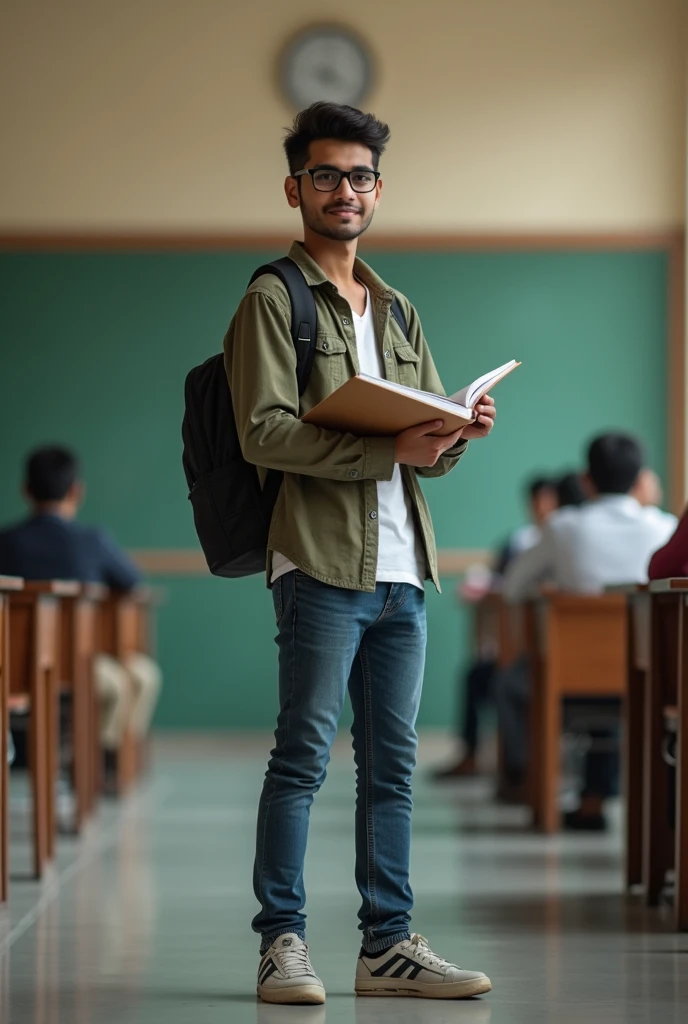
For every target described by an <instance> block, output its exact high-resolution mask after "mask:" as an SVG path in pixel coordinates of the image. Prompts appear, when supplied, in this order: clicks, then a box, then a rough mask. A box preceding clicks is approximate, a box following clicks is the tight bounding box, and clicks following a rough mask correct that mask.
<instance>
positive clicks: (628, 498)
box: [593, 494, 642, 512]
mask: <svg viewBox="0 0 688 1024" xmlns="http://www.w3.org/2000/svg"><path fill="white" fill-rule="evenodd" d="M593 504H594V505H598V506H599V505H604V506H605V508H627V509H629V510H633V511H634V512H637V511H638V509H640V508H642V505H641V504H640V502H639V501H638V500H637V499H636V498H634V497H633V495H632V494H600V496H599V497H598V498H595V500H594V501H593Z"/></svg>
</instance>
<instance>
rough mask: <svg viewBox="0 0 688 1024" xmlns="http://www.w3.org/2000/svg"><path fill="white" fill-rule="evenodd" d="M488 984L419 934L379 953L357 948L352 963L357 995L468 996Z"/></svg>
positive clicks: (462, 997) (450, 997)
mask: <svg viewBox="0 0 688 1024" xmlns="http://www.w3.org/2000/svg"><path fill="white" fill-rule="evenodd" d="M491 988H492V983H491V981H490V979H489V978H488V977H487V976H486V975H485V974H481V973H480V971H464V970H462V969H461V968H460V967H457V966H456V964H450V963H449V962H448V961H447V960H443V959H442V957H441V956H437V954H436V953H433V952H432V950H431V949H430V947H429V946H428V943H427V940H426V939H424V938H423V936H422V935H412V936H411V938H410V939H404V940H403V941H402V942H397V944H396V946H392V948H391V949H386V950H385V951H384V953H380V954H379V955H375V954H373V955H372V956H369V955H368V954H366V953H365V952H363V951H361V955H360V956H359V958H358V963H357V965H356V982H355V989H356V995H357V996H412V997H413V996H415V997H416V998H420V999H468V998H469V997H470V996H479V995H482V994H483V993H484V992H489V991H490V989H491Z"/></svg>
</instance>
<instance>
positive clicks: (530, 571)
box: [497, 433, 676, 829]
mask: <svg viewBox="0 0 688 1024" xmlns="http://www.w3.org/2000/svg"><path fill="white" fill-rule="evenodd" d="M642 469H643V453H642V448H641V446H640V444H639V442H638V441H637V440H636V439H635V438H634V437H631V436H629V435H627V434H621V433H609V434H604V435H602V436H601V437H598V438H596V439H595V440H594V441H593V442H592V444H591V445H590V447H589V449H588V473H587V478H586V479H587V486H588V489H589V491H590V493H591V498H592V500H591V501H589V502H588V503H587V504H585V505H583V506H581V507H580V508H569V509H564V510H561V511H559V512H557V513H555V514H554V515H553V516H552V517H551V518H550V520H549V522H548V523H547V525H546V526H545V528H544V530H543V537H542V541H541V542H540V544H538V545H537V546H536V547H534V548H531V549H530V551H527V552H525V553H524V554H523V555H521V557H520V558H518V559H516V561H514V562H513V563H512V565H511V566H510V567H509V569H508V570H507V573H506V576H505V579H504V585H503V593H504V596H505V597H506V599H507V600H509V601H521V600H524V599H526V598H528V597H530V596H532V595H534V594H535V593H537V591H538V589H539V587H540V586H541V585H542V584H543V583H545V582H547V583H551V584H553V585H554V586H556V587H557V588H559V589H560V590H566V591H570V592H574V593H582V594H596V593H601V592H602V591H603V590H604V588H605V587H606V586H609V585H612V584H615V583H617V584H618V583H634V582H638V583H640V582H643V581H645V580H646V579H647V567H648V562H649V560H650V556H651V555H652V553H653V551H655V550H656V549H657V548H658V547H659V546H660V545H661V544H663V543H664V542H665V541H666V539H667V537H668V536H669V535H670V534H671V532H672V531H673V529H674V526H675V523H676V519H675V517H674V516H672V515H669V514H668V513H666V512H661V511H660V510H659V509H657V508H655V507H653V506H650V507H644V506H643V505H641V504H640V502H639V501H638V500H637V498H635V497H633V495H632V492H633V490H634V488H635V487H636V486H637V485H638V480H639V477H640V475H641V472H642ZM520 669H521V670H519V671H514V672H512V673H509V672H506V673H505V674H504V675H503V677H502V678H501V679H500V684H499V693H498V698H497V700H498V706H499V713H500V723H501V726H502V735H503V739H504V752H505V761H506V766H507V771H508V772H509V774H510V779H511V781H512V783H517V782H518V781H519V779H521V778H522V777H523V775H524V773H525V768H526V761H527V707H528V701H529V691H530V685H529V684H530V680H529V674H528V672H527V671H523V670H522V669H523V666H520ZM592 735H593V741H595V740H597V741H598V743H597V745H596V746H597V749H595V744H594V745H593V750H592V751H591V753H590V754H589V755H588V758H587V764H586V782H585V788H584V792H583V794H582V799H581V805H580V807H579V809H578V810H577V811H574V812H572V813H571V814H569V815H567V816H566V818H565V824H566V825H567V826H568V827H570V828H583V829H585V828H589V829H600V828H604V827H605V824H606V823H605V819H604V817H603V813H602V808H603V803H604V799H605V798H606V797H607V796H610V795H612V793H613V792H614V790H615V776H616V774H617V772H618V754H617V752H616V750H610V749H609V748H610V746H611V745H612V744H611V742H610V741H611V740H613V738H614V730H608V729H600V730H598V732H596V733H595V734H592ZM604 748H606V749H604Z"/></svg>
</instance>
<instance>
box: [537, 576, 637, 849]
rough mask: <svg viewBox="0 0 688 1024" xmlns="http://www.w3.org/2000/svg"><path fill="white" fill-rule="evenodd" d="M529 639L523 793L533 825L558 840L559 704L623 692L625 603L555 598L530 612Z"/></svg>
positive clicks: (611, 598)
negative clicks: (526, 760)
mask: <svg viewBox="0 0 688 1024" xmlns="http://www.w3.org/2000/svg"><path fill="white" fill-rule="evenodd" d="M533 613H534V614H533V616H532V620H531V626H530V628H528V629H527V632H526V638H527V644H528V648H529V653H530V661H531V668H532V699H531V705H530V707H531V710H530V751H531V754H530V762H529V779H528V790H529V792H530V794H531V802H532V808H533V824H534V825H535V827H536V828H538V829H540V830H541V831H543V832H555V831H556V830H557V829H558V827H559V824H560V819H559V808H558V800H557V796H558V785H559V766H560V745H561V732H562V701H563V699H564V698H566V697H590V698H599V697H622V696H623V695H624V694H625V691H626V648H627V638H626V603H625V598H624V597H623V595H621V594H602V595H600V596H594V597H593V596H583V595H574V594H563V593H552V594H549V595H546V596H543V597H541V598H539V599H538V600H537V601H536V602H535V603H534V607H533Z"/></svg>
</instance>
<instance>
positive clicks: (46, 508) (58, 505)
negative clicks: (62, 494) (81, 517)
mask: <svg viewBox="0 0 688 1024" xmlns="http://www.w3.org/2000/svg"><path fill="white" fill-rule="evenodd" d="M32 511H33V514H34V516H56V517H57V518H58V519H72V518H73V517H74V512H73V509H72V506H71V505H68V504H67V503H66V502H63V501H41V502H36V503H35V504H34V505H33V508H32Z"/></svg>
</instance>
